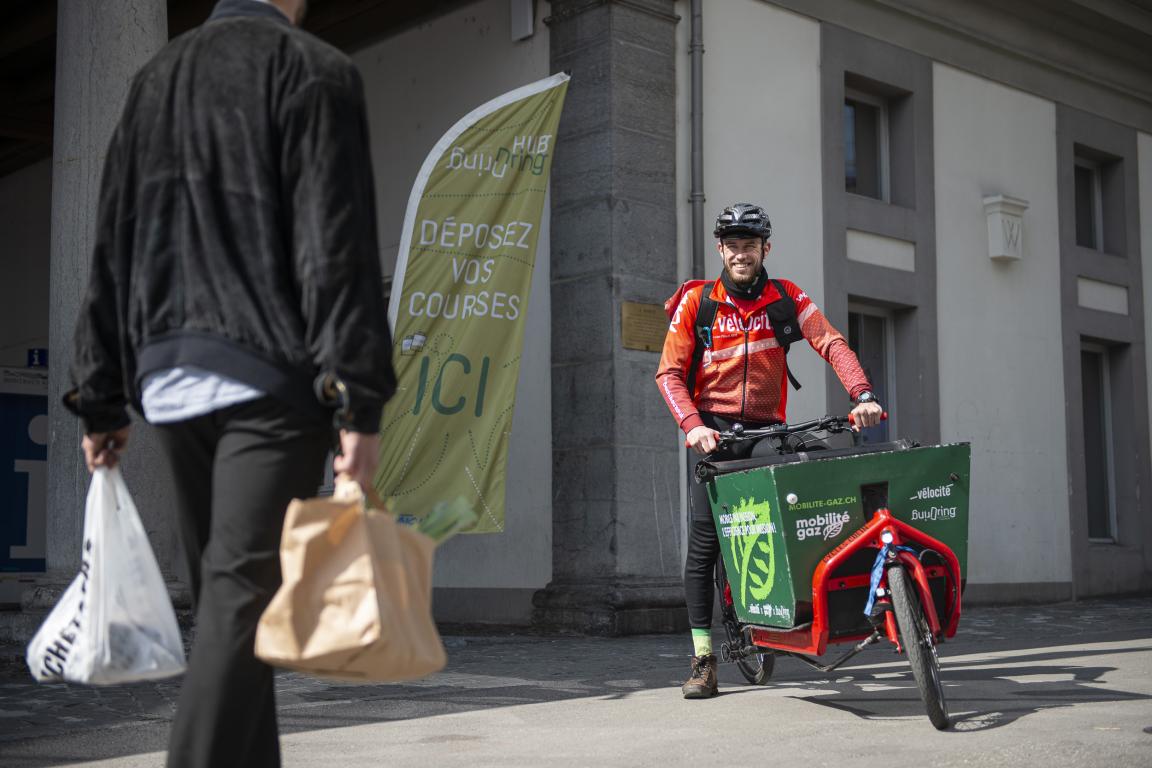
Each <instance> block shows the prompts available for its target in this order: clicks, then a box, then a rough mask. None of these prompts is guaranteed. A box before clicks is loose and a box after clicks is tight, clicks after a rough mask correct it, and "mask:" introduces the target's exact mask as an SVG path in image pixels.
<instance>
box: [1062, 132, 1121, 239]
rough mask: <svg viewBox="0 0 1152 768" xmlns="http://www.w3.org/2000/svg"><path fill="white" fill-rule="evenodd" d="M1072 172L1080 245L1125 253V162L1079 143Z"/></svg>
mask: <svg viewBox="0 0 1152 768" xmlns="http://www.w3.org/2000/svg"><path fill="white" fill-rule="evenodd" d="M1072 172H1073V196H1074V198H1075V216H1076V245H1078V246H1080V247H1081V248H1090V249H1091V250H1094V251H1103V252H1106V253H1111V254H1114V255H1117V256H1123V255H1124V253H1125V236H1124V182H1123V177H1124V173H1123V162H1122V161H1121V159H1120V158H1118V157H1114V156H1112V155H1109V154H1107V153H1105V152H1101V151H1099V150H1095V149H1092V148H1091V147H1087V146H1084V145H1081V144H1077V145H1075V163H1074V164H1073V168H1072Z"/></svg>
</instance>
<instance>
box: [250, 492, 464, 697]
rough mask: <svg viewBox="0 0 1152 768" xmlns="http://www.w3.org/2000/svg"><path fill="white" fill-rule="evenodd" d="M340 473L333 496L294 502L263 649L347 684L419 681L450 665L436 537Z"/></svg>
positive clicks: (259, 639) (273, 659)
mask: <svg viewBox="0 0 1152 768" xmlns="http://www.w3.org/2000/svg"><path fill="white" fill-rule="evenodd" d="M370 495H371V497H372V499H373V505H372V506H375V507H378V509H372V508H370V507H369V506H368V504H366V502H365V498H364V493H363V491H362V490H361V489H360V487H359V485H357V484H356V483H355V482H354V481H350V480H345V479H339V480H338V481H337V485H336V494H335V495H334V496H333V497H332V498H329V499H325V498H319V499H308V500H304V501H301V500H300V499H294V500H293V501H292V503H291V504H290V505H289V507H288V513H287V516H286V518H285V520H284V533H283V537H282V539H281V542H280V563H281V567H282V570H283V574H284V582H283V584H282V585H281V587H280V589H279V591H278V592H277V593H276V595H275V596H274V597H273V598H272V602H271V603H270V604H269V605H268V608H267V609H266V610H265V611H264V615H263V616H261V617H260V623H259V625H258V627H257V629H256V655H257V656H258V657H260V658H261V659H263V660H264V661H266V662H268V663H269V664H272V665H275V666H278V667H287V668H290V669H296V670H300V671H302V672H307V673H308V674H312V675H317V676H320V677H331V678H336V679H341V680H378V681H391V680H412V679H414V678H418V677H422V676H424V675H429V674H431V673H433V672H436V671H438V670H440V669H443V668H444V664H445V663H446V662H447V658H446V656H445V653H444V646H443V644H442V643H441V642H440V634H439V633H438V632H437V631H436V625H435V623H434V622H433V620H432V555H433V552H434V551H435V548H436V542H434V541H433V540H432V539H431V538H429V537H428V536H426V535H424V534H423V533H420V532H419V531H416V530H413V529H412V528H409V527H407V526H404V525H400V524H398V523H397V522H396V518H395V516H394V515H392V514H391V513H389V512H386V511H383V509H384V508H383V505H382V504H381V503H380V502H379V499H378V498H376V496H375V493H374V492H371V491H370Z"/></svg>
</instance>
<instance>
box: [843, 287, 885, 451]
mask: <svg viewBox="0 0 1152 768" xmlns="http://www.w3.org/2000/svg"><path fill="white" fill-rule="evenodd" d="M894 342H895V339H894V335H893V323H892V317H891V315H889V314H888V313H885V312H884V311H883V310H881V309H877V308H875V307H866V306H857V305H852V306H850V307H849V308H848V346H850V347H851V348H852V351H853V352H855V353H856V357H857V358H858V359H859V360H860V367H861V368H863V369H864V374H865V375H866V376H867V377H868V381H870V382H872V390H873V391H874V392H875V393H876V397H877V399H879V401H880V404H881V405H882V406H884V410H885V411H887V412H888V414H889V420H888V421H882V422H880V424H879V425H878V426H875V427H870V428H869V429H866V430H864V434H863V438H864V442H865V443H882V442H886V441H887V440H889V439H891V437H890V436H891V434H892V433H893V432H894V430H893V429H892V420H891V419H892V415H893V414H894V413H895V411H896V402H895V397H896V391H895V386H894V385H893V383H892V382H893V381H894V378H893V373H894V372H895V370H896V365H895V355H894V350H895V347H896V345H895V343H894Z"/></svg>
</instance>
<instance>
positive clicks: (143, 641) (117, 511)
mask: <svg viewBox="0 0 1152 768" xmlns="http://www.w3.org/2000/svg"><path fill="white" fill-rule="evenodd" d="M25 658H26V660H27V662H28V669H29V670H31V672H32V676H33V677H35V678H36V679H37V680H39V681H41V682H54V681H59V680H67V681H69V682H74V683H90V684H94V685H111V684H114V683H129V682H134V681H138V680H155V679H157V678H162V677H170V676H172V675H178V674H180V673H181V672H183V671H184V645H183V643H182V642H181V639H180V628H179V627H178V626H177V624H176V614H175V612H174V611H173V610H172V602H171V600H170V599H169V597H168V590H167V589H166V588H165V586H164V578H163V577H162V576H161V575H160V567H159V566H158V565H157V564H156V557H155V555H153V554H152V547H151V546H150V545H149V543H148V537H147V535H146V534H145V533H144V526H143V525H142V524H141V522H140V515H139V514H137V512H136V505H135V504H133V503H132V497H131V496H129V495H128V487H127V486H126V485H124V478H123V477H121V476H120V471H119V470H118V469H105V468H100V469H97V470H96V471H95V472H94V473H93V474H92V484H91V485H90V486H89V487H88V501H87V504H86V505H85V510H84V548H83V550H82V553H81V565H80V573H79V574H78V575H77V576H76V578H75V579H73V581H72V583H71V584H70V585H69V586H68V589H67V590H65V592H64V595H63V596H62V597H61V598H60V602H58V603H57V604H56V607H54V608H53V609H52V612H51V613H49V614H48V618H46V619H45V620H44V623H43V624H42V625H41V626H40V629H39V630H38V631H37V632H36V636H35V637H33V638H32V642H30V643H29V644H28V650H27V655H26V657H25Z"/></svg>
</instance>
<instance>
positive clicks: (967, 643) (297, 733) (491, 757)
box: [0, 598, 1152, 768]
mask: <svg viewBox="0 0 1152 768" xmlns="http://www.w3.org/2000/svg"><path fill="white" fill-rule="evenodd" d="M445 642H446V645H447V646H448V651H449V656H450V662H449V666H448V668H447V669H446V670H445V671H444V672H442V673H440V674H437V675H434V676H432V677H430V678H427V679H425V680H422V681H418V682H416V683H409V684H403V685H348V684H332V683H327V682H321V681H317V680H312V679H310V678H306V677H302V676H300V675H295V674H281V675H279V676H278V678H277V690H278V692H279V702H280V717H281V725H282V732H283V734H284V736H283V739H282V742H283V751H284V764H285V765H286V766H327V765H333V766H336V765H339V766H377V765H388V766H406V765H413V766H416V765H420V766H427V765H437V766H457V765H459V766H497V765H501V766H542V765H548V766H593V765H595V766H648V765H653V766H654V765H660V766H678V765H693V766H703V765H716V764H718V763H720V762H728V763H731V764H733V765H750V764H752V763H753V762H772V763H780V762H781V761H788V762H793V761H797V762H799V763H800V764H803V765H805V766H808V765H812V766H821V765H829V766H833V765H835V766H842V765H852V766H861V765H863V766H872V765H877V766H878V765H888V766H894V765H909V766H912V765H916V766H921V765H934V766H966V765H980V766H1002V765H1003V766H1028V768H1033V767H1034V766H1036V765H1043V766H1044V768H1058V767H1060V766H1097V765H1100V766H1107V768H1126V767H1127V766H1132V767H1133V768H1135V767H1136V766H1139V767H1140V768H1148V767H1149V766H1152V598H1136V599H1126V600H1110V601H1092V602H1082V603H1075V604H1060V605H1052V606H1024V607H1016V608H1007V607H997V608H976V609H969V610H968V611H967V612H966V613H965V615H964V617H963V619H962V620H961V626H960V633H959V634H958V635H957V637H956V638H955V640H953V641H950V642H949V643H947V644H946V645H945V646H944V647H943V648H942V649H941V655H942V660H943V675H942V676H943V678H944V681H945V685H946V692H947V697H948V700H949V708H950V710H951V712H952V714H953V716H954V719H955V721H956V726H955V727H954V728H953V729H952V730H951V731H948V732H944V733H938V732H936V731H935V730H934V729H933V728H932V727H931V725H930V724H929V723H928V720H927V718H926V717H925V716H924V710H923V706H922V704H921V703H920V700H919V698H918V696H917V693H916V689H915V685H914V683H913V681H912V679H911V675H910V674H909V671H908V665H907V663H906V662H905V661H903V659H902V658H901V657H896V656H894V655H892V654H891V653H890V652H889V651H886V650H884V649H883V647H882V646H878V647H877V648H873V649H869V650H868V651H866V652H865V653H864V654H861V655H860V656H859V657H857V659H858V660H859V662H860V663H858V664H855V665H852V666H849V667H847V668H844V669H841V670H838V671H837V672H836V673H834V675H833V676H826V675H821V674H819V673H817V672H814V671H812V670H809V669H808V668H806V667H804V666H803V665H801V664H799V663H798V662H795V661H793V660H781V661H780V662H778V664H777V668H776V674H775V675H774V676H773V679H772V681H771V684H770V685H769V686H766V687H762V688H756V687H752V686H748V685H745V684H744V682H743V679H742V678H741V677H740V676H739V673H738V672H737V671H736V669H735V668H734V667H729V666H726V667H724V668H723V670H722V674H721V688H722V695H721V696H720V697H719V698H717V699H714V700H710V701H684V700H683V699H682V698H681V697H680V694H679V685H680V683H681V682H682V680H683V678H684V676H685V672H686V671H687V666H686V659H687V653H686V651H687V650H688V647H689V641H688V639H687V638H686V637H679V636H644V637H629V638H618V639H605V638H583V637H565V638H544V637H530V636H509V637H449V638H446V641H445ZM177 690H178V683H176V682H167V683H161V684H138V685H131V686H122V687H117V688H106V689H101V688H82V687H77V686H65V685H48V686H37V685H35V684H34V683H32V682H30V680H29V678H28V677H27V673H26V672H25V671H24V670H23V669H22V668H21V667H19V666H18V665H16V664H13V663H11V662H9V663H8V664H7V665H4V666H0V765H3V766H4V768H32V767H33V766H37V767H38V766H64V765H75V764H81V763H85V764H87V765H100V766H127V767H133V766H160V765H163V754H162V750H163V748H164V744H165V739H166V737H167V732H168V723H169V721H170V720H171V717H172V714H173V707H174V700H175V697H176V692H177ZM93 761H94V762H93Z"/></svg>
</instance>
